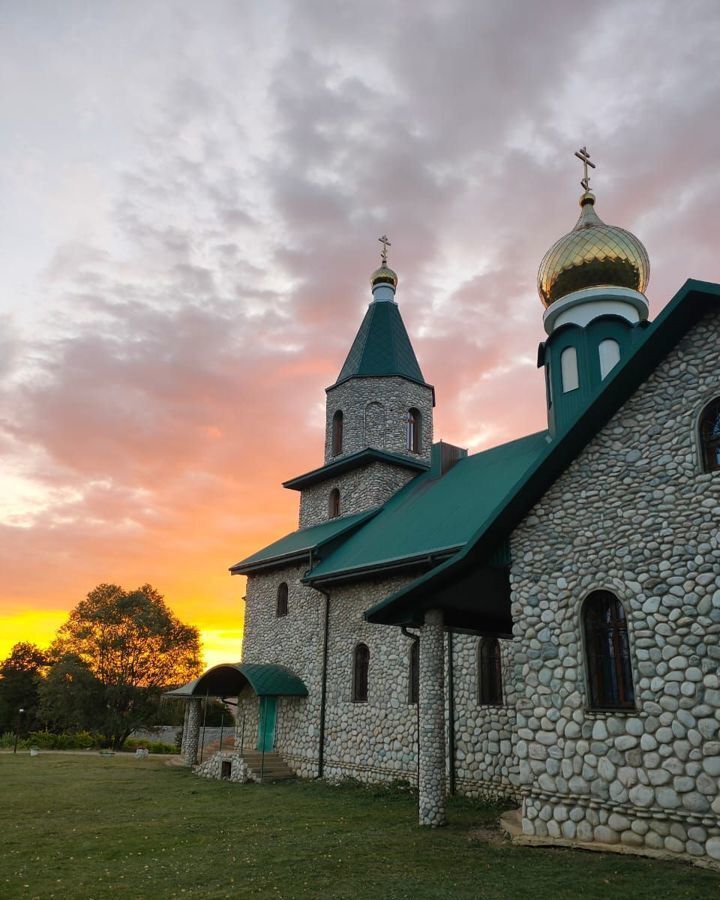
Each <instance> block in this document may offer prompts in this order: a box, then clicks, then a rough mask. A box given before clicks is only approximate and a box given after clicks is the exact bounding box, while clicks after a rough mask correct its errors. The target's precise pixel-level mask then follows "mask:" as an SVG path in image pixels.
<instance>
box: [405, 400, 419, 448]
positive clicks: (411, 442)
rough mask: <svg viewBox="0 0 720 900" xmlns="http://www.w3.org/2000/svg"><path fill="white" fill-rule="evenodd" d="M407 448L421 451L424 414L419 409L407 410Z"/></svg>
mask: <svg viewBox="0 0 720 900" xmlns="http://www.w3.org/2000/svg"><path fill="white" fill-rule="evenodd" d="M406 422H407V449H408V450H409V451H410V452H411V453H419V452H420V447H421V445H422V415H421V414H420V410H419V409H415V408H414V407H413V408H412V409H409V410H408V412H407V420H406Z"/></svg>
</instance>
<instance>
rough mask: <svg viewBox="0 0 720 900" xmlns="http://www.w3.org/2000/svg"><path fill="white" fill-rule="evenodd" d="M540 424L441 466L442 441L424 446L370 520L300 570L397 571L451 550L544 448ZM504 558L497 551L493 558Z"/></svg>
mask: <svg viewBox="0 0 720 900" xmlns="http://www.w3.org/2000/svg"><path fill="white" fill-rule="evenodd" d="M548 440H549V438H548V434H547V432H544V431H542V432H538V433H537V434H531V435H528V436H526V437H523V438H519V439H518V440H515V441H510V442H509V443H507V444H501V445H500V446H499V447H493V448H492V449H490V450H485V451H483V452H481V453H475V454H472V455H471V456H464V457H462V458H460V459H459V460H458V461H457V462H456V463H455V464H454V465H453V466H452V468H451V469H450V470H449V471H447V472H445V474H442V473H441V469H440V456H441V453H442V445H441V444H435V445H434V446H433V448H432V464H431V468H430V470H429V471H427V472H424V473H423V474H422V475H418V476H417V478H414V479H413V480H412V481H411V482H409V483H408V484H407V485H405V487H404V488H402V489H401V490H400V491H398V492H397V493H396V494H395V495H394V496H393V497H391V498H390V500H388V502H387V503H386V504H385V505H384V506H383V507H382V509H381V510H380V511H379V512H378V513H377V514H376V515H375V516H373V518H372V519H371V520H369V521H368V522H366V523H364V525H363V527H362V528H361V529H359V530H357V531H355V532H353V534H351V535H349V536H348V537H347V540H344V541H343V542H342V544H341V545H340V546H339V547H338V548H337V549H335V550H334V552H332V553H329V554H326V556H325V558H324V559H322V560H320V561H319V562H317V564H316V565H315V566H314V567H313V568H312V569H311V571H310V572H309V573H308V574H307V575H306V577H305V581H306V582H307V583H309V584H313V585H315V584H324V583H329V582H333V581H341V580H347V579H348V578H351V577H363V576H369V575H373V574H378V573H379V572H381V571H397V570H398V569H401V568H418V567H424V568H427V567H429V566H431V565H437V563H438V562H439V561H440V560H441V559H444V558H446V557H447V556H449V555H452V554H454V553H455V552H457V550H458V549H460V548H462V547H463V546H464V545H465V543H466V542H467V541H468V540H469V539H470V538H471V537H472V535H473V533H474V532H475V530H476V529H477V523H478V521H482V520H483V518H484V517H485V516H487V515H489V514H490V513H491V512H492V510H493V509H494V508H495V506H496V505H497V503H498V502H499V501H500V500H501V499H502V498H503V497H504V496H505V494H506V493H507V492H508V490H509V489H510V488H511V487H512V486H513V485H515V484H516V483H517V481H518V480H519V479H520V477H521V476H522V475H523V473H524V472H525V471H527V469H528V468H529V467H530V466H531V465H532V464H533V463H534V461H535V460H536V459H537V458H538V456H540V455H541V454H542V453H544V452H545V449H546V447H547V442H548ZM493 564H494V565H498V564H499V565H506V564H507V559H506V556H503V555H502V553H500V555H499V556H498V557H497V559H496V560H495V561H494V562H493Z"/></svg>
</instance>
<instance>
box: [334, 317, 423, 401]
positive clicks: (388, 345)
mask: <svg viewBox="0 0 720 900" xmlns="http://www.w3.org/2000/svg"><path fill="white" fill-rule="evenodd" d="M382 375H400V376H402V377H403V378H409V379H410V380H411V381H417V382H418V383H419V384H425V383H426V382H425V379H424V378H423V374H422V372H421V371H420V366H419V364H418V361H417V357H416V356H415V351H414V350H413V348H412V344H411V343H410V338H409V337H408V333H407V331H406V329H405V324H404V322H403V320H402V317H401V315H400V310H399V309H398V306H397V304H396V303H394V302H392V301H388V300H385V301H373V302H372V303H371V304H370V306H369V307H368V311H367V312H366V313H365V318H364V319H363V321H362V324H361V325H360V330H359V331H358V333H357V335H356V336H355V340H354V341H353V345H352V347H351V348H350V352H349V353H348V357H347V359H346V360H345V364H344V366H343V367H342V370H341V371H340V374H339V375H338V379H337V381H336V382H335V383H336V384H340V382H342V381H346V380H347V379H348V378H368V377H369V378H372V377H379V376H382Z"/></svg>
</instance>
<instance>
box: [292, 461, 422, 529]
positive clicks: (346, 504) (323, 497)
mask: <svg viewBox="0 0 720 900" xmlns="http://www.w3.org/2000/svg"><path fill="white" fill-rule="evenodd" d="M416 474H417V472H415V471H414V470H412V469H405V468H403V467H401V466H394V465H392V464H391V463H386V462H373V463H370V465H368V466H362V467H361V468H357V469H352V470H351V471H350V472H344V473H343V474H342V475H338V476H337V477H336V478H328V479H327V480H326V481H323V482H320V483H319V484H314V485H312V486H311V487H308V488H305V489H304V490H303V491H302V494H301V497H300V528H307V527H308V526H309V525H319V524H320V522H327V520H328V519H329V518H330V512H329V503H330V491H332V490H333V489H334V488H337V489H338V490H339V491H340V514H341V515H343V516H348V515H352V514H353V513H359V512H365V511H366V510H368V509H375V508H376V507H378V506H382V504H383V503H386V502H387V501H388V500H389V499H390V498H391V497H392V495H393V494H395V493H396V492H397V491H399V490H400V488H401V487H404V486H405V485H406V484H407V483H408V481H410V479H411V478H413V477H414V476H415V475H416Z"/></svg>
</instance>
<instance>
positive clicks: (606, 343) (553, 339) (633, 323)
mask: <svg viewBox="0 0 720 900" xmlns="http://www.w3.org/2000/svg"><path fill="white" fill-rule="evenodd" d="M575 155H576V156H577V157H578V159H579V160H580V161H581V162H582V164H583V169H584V177H583V178H582V179H581V181H580V184H581V186H582V188H583V193H582V195H581V197H580V217H579V219H578V220H577V222H576V223H575V227H574V228H573V230H572V231H570V232H569V233H568V234H566V235H564V236H563V237H561V238H560V239H559V240H558V241H556V242H555V243H554V244H553V245H552V247H551V248H550V249H549V250H548V251H547V253H546V254H545V256H544V257H543V260H542V262H541V263H540V269H539V271H538V292H539V294H540V299H541V300H542V302H543V305H544V306H545V314H544V315H543V324H544V326H545V331H546V332H547V334H548V339H547V340H546V341H545V342H544V343H543V344H541V345H540V348H539V353H538V366H544V368H545V382H546V392H547V404H548V426H549V428H550V431H551V432H553V433H557V432H561V431H564V430H565V428H567V427H568V425H570V424H571V422H573V421H574V419H575V417H576V416H577V414H578V413H579V412H580V411H581V410H582V409H584V408H585V406H586V404H587V402H588V400H589V399H590V397H591V396H592V395H593V394H594V393H595V391H596V390H597V389H598V388H599V386H600V385H601V384H602V382H603V381H605V379H606V378H608V377H611V376H612V374H613V369H614V368H615V366H616V365H617V364H618V363H619V362H620V361H621V359H623V358H624V357H625V356H626V355H627V354H628V353H629V351H631V349H633V347H634V344H635V343H636V341H637V338H638V336H639V334H640V331H639V329H641V328H642V326H643V324H644V323H645V322H647V318H648V301H647V298H646V297H645V294H644V291H645V289H646V287H647V283H648V280H649V278H650V262H649V260H648V255H647V251H646V250H645V247H644V246H643V245H642V244H641V242H640V241H639V240H638V239H637V238H636V237H635V235H634V234H632V233H631V232H629V231H626V230H625V229H624V228H619V227H618V226H615V225H606V224H605V223H604V222H603V221H602V219H600V217H599V216H598V214H597V213H596V211H595V195H594V194H593V193H592V192H591V191H590V177H589V174H588V167H591V168H593V169H594V168H595V164H594V163H593V162H591V161H590V154H589V153H588V151H587V148H586V147H583V148H582V149H581V150H578V151H577V153H576V154H575Z"/></svg>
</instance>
